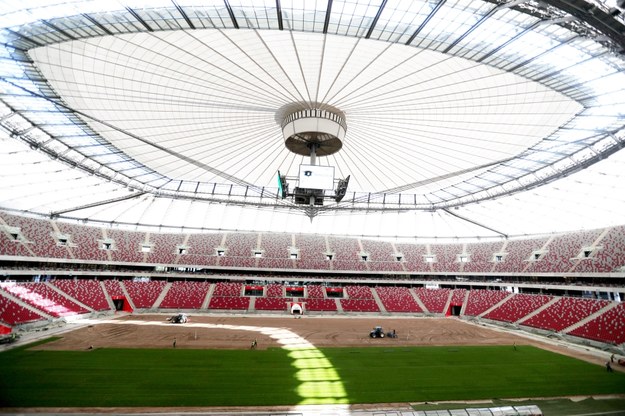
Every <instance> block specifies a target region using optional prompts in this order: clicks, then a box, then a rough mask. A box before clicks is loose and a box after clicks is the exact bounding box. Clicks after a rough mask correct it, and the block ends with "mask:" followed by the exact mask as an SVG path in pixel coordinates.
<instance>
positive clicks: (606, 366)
mask: <svg viewBox="0 0 625 416" xmlns="http://www.w3.org/2000/svg"><path fill="white" fill-rule="evenodd" d="M605 369H606V370H607V371H608V373H611V372H613V371H614V370H612V366H611V365H610V362H609V361H606V363H605Z"/></svg>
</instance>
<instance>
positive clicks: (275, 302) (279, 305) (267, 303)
mask: <svg viewBox="0 0 625 416" xmlns="http://www.w3.org/2000/svg"><path fill="white" fill-rule="evenodd" d="M291 301H292V298H278V297H271V298H269V297H267V298H265V297H259V298H256V300H255V303H254V308H255V309H256V310H259V311H285V310H286V309H287V302H291Z"/></svg>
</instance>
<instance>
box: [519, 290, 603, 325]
mask: <svg viewBox="0 0 625 416" xmlns="http://www.w3.org/2000/svg"><path fill="white" fill-rule="evenodd" d="M609 304H610V302H608V301H607V300H595V299H583V298H569V297H564V298H560V299H558V301H557V302H556V303H554V304H552V305H549V307H548V308H546V309H544V310H542V311H540V312H539V313H538V314H536V315H534V316H532V317H531V318H529V319H527V320H525V321H523V322H521V324H522V325H527V326H532V327H534V328H541V329H547V330H550V331H562V330H563V329H565V328H568V327H570V326H571V325H573V324H576V323H578V322H579V321H581V320H582V319H585V318H587V317H588V316H590V315H592V314H593V313H595V312H597V311H598V310H600V309H601V308H604V307H606V306H608V305H609Z"/></svg>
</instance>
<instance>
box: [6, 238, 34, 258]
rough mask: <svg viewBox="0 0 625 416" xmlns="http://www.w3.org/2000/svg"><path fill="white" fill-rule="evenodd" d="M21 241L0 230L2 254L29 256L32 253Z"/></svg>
mask: <svg viewBox="0 0 625 416" xmlns="http://www.w3.org/2000/svg"><path fill="white" fill-rule="evenodd" d="M27 245H28V244H23V243H22V242H19V241H16V240H14V239H12V238H10V237H9V235H8V234H7V233H5V232H0V253H1V254H2V256H17V257H31V256H32V255H33V254H32V252H31V251H29V250H28V249H27V248H26V246H27Z"/></svg>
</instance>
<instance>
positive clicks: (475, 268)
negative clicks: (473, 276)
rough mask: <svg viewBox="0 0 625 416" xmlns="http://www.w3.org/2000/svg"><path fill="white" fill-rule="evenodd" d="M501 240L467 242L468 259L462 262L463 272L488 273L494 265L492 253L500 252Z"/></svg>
mask: <svg viewBox="0 0 625 416" xmlns="http://www.w3.org/2000/svg"><path fill="white" fill-rule="evenodd" d="M502 247H503V242H501V241H497V242H492V243H474V244H467V248H466V252H467V255H468V256H469V261H468V262H467V263H464V265H463V267H462V271H463V272H479V273H488V272H490V271H491V269H492V268H493V266H494V263H493V255H494V254H495V253H499V252H501V248H502Z"/></svg>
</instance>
